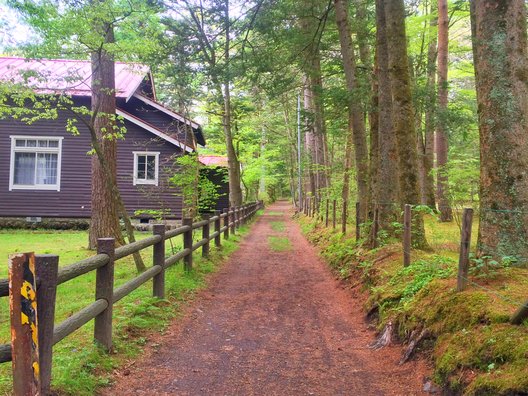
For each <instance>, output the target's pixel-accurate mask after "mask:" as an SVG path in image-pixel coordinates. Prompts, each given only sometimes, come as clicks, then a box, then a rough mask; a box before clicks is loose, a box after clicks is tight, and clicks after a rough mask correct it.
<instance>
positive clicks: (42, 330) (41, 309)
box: [35, 254, 59, 395]
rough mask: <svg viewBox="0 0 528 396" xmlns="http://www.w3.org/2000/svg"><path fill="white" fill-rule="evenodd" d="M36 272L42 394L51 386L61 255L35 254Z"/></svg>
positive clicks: (47, 392) (46, 393)
mask: <svg viewBox="0 0 528 396" xmlns="http://www.w3.org/2000/svg"><path fill="white" fill-rule="evenodd" d="M35 272H36V274H37V279H38V283H39V286H38V290H37V308H38V346H39V361H40V394H41V395H48V394H49V393H50V386H51V363H52V360H53V352H52V346H53V328H54V327H55V300H56V296H57V275H58V272H59V256H55V255H51V254H42V255H37V256H35Z"/></svg>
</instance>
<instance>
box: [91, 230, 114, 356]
mask: <svg viewBox="0 0 528 396" xmlns="http://www.w3.org/2000/svg"><path fill="white" fill-rule="evenodd" d="M97 253H98V254H106V255H107V256H108V263H106V265H103V266H102V267H99V268H97V270H96V275H95V278H96V280H95V300H100V299H103V300H106V301H107V303H108V306H107V307H106V309H105V310H104V311H103V312H101V313H100V314H99V315H97V316H96V317H95V322H94V339H95V341H96V342H97V343H98V344H99V345H101V346H102V347H103V348H104V349H105V350H107V351H110V350H111V349H112V311H113V300H114V257H115V240H114V238H99V239H98V240H97Z"/></svg>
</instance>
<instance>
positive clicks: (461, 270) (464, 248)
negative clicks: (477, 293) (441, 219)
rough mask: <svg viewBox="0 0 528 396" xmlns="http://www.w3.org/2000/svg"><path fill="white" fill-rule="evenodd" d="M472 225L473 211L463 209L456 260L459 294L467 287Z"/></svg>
mask: <svg viewBox="0 0 528 396" xmlns="http://www.w3.org/2000/svg"><path fill="white" fill-rule="evenodd" d="M472 223H473V209H471V208H465V209H464V213H463V214H462V229H461V232H460V256H459V258H458V276H457V291H459V292H461V291H462V290H464V289H465V288H466V286H467V277H468V270H469V250H470V247H471V225H472Z"/></svg>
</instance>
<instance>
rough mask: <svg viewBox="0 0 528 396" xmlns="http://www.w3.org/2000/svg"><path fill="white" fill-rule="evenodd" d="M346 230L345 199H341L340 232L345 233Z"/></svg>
mask: <svg viewBox="0 0 528 396" xmlns="http://www.w3.org/2000/svg"><path fill="white" fill-rule="evenodd" d="M346 230H347V201H343V213H342V214H341V232H342V233H343V235H346Z"/></svg>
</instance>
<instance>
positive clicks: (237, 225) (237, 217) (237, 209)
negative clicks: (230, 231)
mask: <svg viewBox="0 0 528 396" xmlns="http://www.w3.org/2000/svg"><path fill="white" fill-rule="evenodd" d="M239 228H240V207H239V206H235V231H238V229H239Z"/></svg>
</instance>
